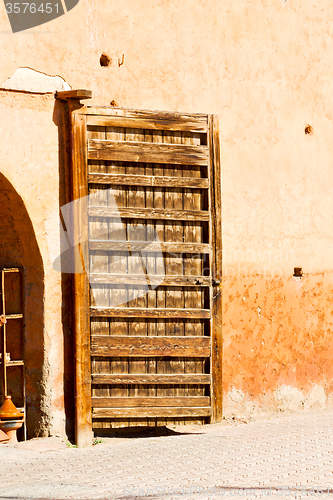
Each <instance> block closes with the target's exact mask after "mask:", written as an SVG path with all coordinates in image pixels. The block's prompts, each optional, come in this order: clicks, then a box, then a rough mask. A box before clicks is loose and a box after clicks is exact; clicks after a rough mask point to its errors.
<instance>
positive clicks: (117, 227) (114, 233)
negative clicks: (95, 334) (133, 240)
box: [106, 127, 129, 427]
mask: <svg viewBox="0 0 333 500" xmlns="http://www.w3.org/2000/svg"><path fill="white" fill-rule="evenodd" d="M106 138H107V139H108V140H111V141H123V140H124V139H125V130H124V129H123V128H113V127H106ZM107 172H108V174H111V175H116V176H118V175H119V176H123V175H126V166H125V163H119V162H118V163H117V164H114V163H111V164H109V165H108V166H107ZM112 198H113V200H112ZM113 202H115V203H116V204H117V206H118V207H126V206H127V188H126V186H124V185H121V186H113V189H112V192H110V190H109V203H113ZM125 230H126V228H125V227H124V225H123V223H122V221H121V220H119V219H118V220H117V219H116V220H114V219H111V220H109V238H110V237H111V238H112V239H115V240H123V239H124V233H125ZM115 271H116V272H118V273H123V274H125V273H126V272H128V255H127V253H126V252H125V253H123V254H112V253H110V254H109V273H112V272H115ZM127 301H128V291H127V289H126V288H122V289H121V288H119V287H118V288H117V287H114V288H113V289H111V290H110V305H112V307H119V306H121V305H123V304H126V303H127ZM108 321H109V323H110V335H111V336H113V335H128V321H127V320H126V319H123V318H108ZM110 373H124V374H126V373H129V366H128V360H127V359H124V358H117V357H113V358H111V359H110ZM128 395H129V390H128V385H126V384H124V385H121V384H119V385H117V386H116V387H112V388H111V389H110V396H116V397H123V396H128ZM117 425H118V426H119V427H127V426H128V420H127V419H126V417H125V418H124V419H123V420H118V423H117ZM109 426H112V424H110V423H109Z"/></svg>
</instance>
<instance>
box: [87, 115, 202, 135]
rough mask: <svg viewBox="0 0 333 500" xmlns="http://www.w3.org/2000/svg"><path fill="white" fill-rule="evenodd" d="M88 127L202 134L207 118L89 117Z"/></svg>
mask: <svg viewBox="0 0 333 500" xmlns="http://www.w3.org/2000/svg"><path fill="white" fill-rule="evenodd" d="M88 125H95V126H98V127H125V128H134V129H139V128H142V129H144V130H170V131H171V130H174V131H180V132H183V131H187V132H203V133H205V132H206V131H207V117H204V118H203V119H201V120H200V121H199V120H195V119H192V120H191V119H190V118H187V117H174V119H173V120H172V121H171V120H166V119H165V118H164V117H163V116H160V117H158V116H156V115H155V117H150V116H149V115H148V116H147V113H146V114H144V115H143V117H142V118H138V117H125V116H119V115H115V116H105V115H104V116H103V115H89V116H88Z"/></svg>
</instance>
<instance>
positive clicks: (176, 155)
mask: <svg viewBox="0 0 333 500" xmlns="http://www.w3.org/2000/svg"><path fill="white" fill-rule="evenodd" d="M88 159H89V160H109V161H110V160H114V161H126V162H135V163H137V162H140V163H141V162H144V163H171V164H181V165H182V164H184V165H203V166H204V165H207V164H208V148H207V146H184V145H181V144H159V143H152V142H151V143H150V142H131V141H124V142H120V141H103V140H90V141H88Z"/></svg>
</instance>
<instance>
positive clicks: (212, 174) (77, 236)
mask: <svg viewBox="0 0 333 500" xmlns="http://www.w3.org/2000/svg"><path fill="white" fill-rule="evenodd" d="M90 97H91V92H90V91H85V90H76V91H69V92H57V94H56V98H58V99H61V100H64V101H69V115H70V116H69V128H70V151H71V154H70V164H71V168H70V171H71V186H72V201H74V200H77V199H80V198H84V197H85V196H87V195H88V182H87V179H88V172H87V135H86V134H87V108H85V107H84V106H83V105H82V104H81V103H80V99H88V98H90ZM101 109H102V108H101ZM111 109H112V108H111ZM169 114H170V113H169ZM172 114H174V115H177V113H172ZM207 119H208V141H209V155H210V156H209V158H210V159H209V161H210V164H209V179H210V192H211V195H210V199H211V207H210V209H211V231H210V233H211V247H212V254H211V264H210V265H211V272H212V277H213V280H214V286H213V287H211V309H212V318H211V332H210V333H211V363H212V366H211V369H210V371H211V407H212V417H211V422H214V423H216V422H220V421H221V419H222V316H221V313H222V311H221V306H222V297H221V293H222V287H221V280H222V214H221V167H220V143H219V125H218V116H216V115H207ZM74 220H75V224H74V227H73V229H74V248H75V255H74V266H75V267H74V269H76V270H78V271H79V270H81V269H82V268H83V272H75V274H74V279H73V282H74V283H73V286H74V311H73V314H74V330H75V332H74V333H75V442H76V444H77V445H78V446H79V447H82V446H88V445H91V444H92V409H91V356H90V324H89V323H90V321H89V318H90V314H89V311H90V297H89V276H88V274H89V270H86V269H85V268H84V263H85V262H88V260H87V255H88V215H87V210H86V207H84V203H80V204H77V205H75V208H74Z"/></svg>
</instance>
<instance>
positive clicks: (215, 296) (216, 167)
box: [209, 115, 223, 422]
mask: <svg viewBox="0 0 333 500" xmlns="http://www.w3.org/2000/svg"><path fill="white" fill-rule="evenodd" d="M209 148H210V185H211V197H212V198H211V199H212V203H211V211H212V228H211V233H212V238H211V245H212V264H211V267H212V276H213V277H214V278H216V279H217V280H219V281H220V282H221V280H222V208H221V164H220V139H219V123H218V117H217V116H214V115H212V116H211V117H210V121H209ZM211 291H212V296H211V309H212V322H211V336H212V346H213V348H212V369H211V373H212V386H211V398H212V415H213V417H212V420H213V422H221V420H222V349H223V339H222V290H221V289H220V288H219V287H214V288H213V289H212V290H211Z"/></svg>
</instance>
